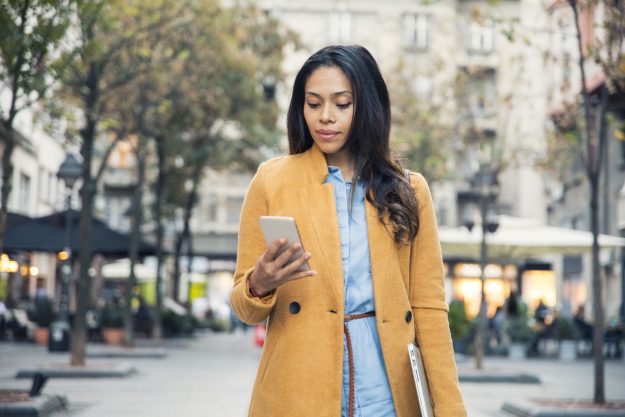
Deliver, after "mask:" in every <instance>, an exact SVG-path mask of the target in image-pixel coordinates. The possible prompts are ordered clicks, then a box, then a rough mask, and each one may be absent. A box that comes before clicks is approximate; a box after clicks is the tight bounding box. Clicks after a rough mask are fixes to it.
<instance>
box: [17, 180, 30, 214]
mask: <svg viewBox="0 0 625 417" xmlns="http://www.w3.org/2000/svg"><path fill="white" fill-rule="evenodd" d="M19 187H20V188H19V195H18V209H19V211H20V212H22V213H26V214H28V213H30V177H29V176H28V175H26V174H24V173H23V172H22V173H21V174H20V184H19Z"/></svg>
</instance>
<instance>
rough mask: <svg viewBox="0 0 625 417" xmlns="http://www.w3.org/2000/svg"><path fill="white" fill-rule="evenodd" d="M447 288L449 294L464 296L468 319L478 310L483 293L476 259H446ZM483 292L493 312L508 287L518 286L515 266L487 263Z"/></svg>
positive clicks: (488, 309) (499, 304) (488, 307)
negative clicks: (472, 261) (466, 260)
mask: <svg viewBox="0 0 625 417" xmlns="http://www.w3.org/2000/svg"><path fill="white" fill-rule="evenodd" d="M446 265H447V267H446V270H447V271H448V274H447V280H448V284H447V288H448V289H451V293H452V294H451V298H452V299H457V300H464V302H465V308H466V311H467V316H468V317H469V319H472V318H474V317H476V316H477V315H478V313H479V311H480V300H481V297H482V282H481V278H480V277H481V268H480V265H479V264H478V263H471V262H453V261H451V262H447V263H446ZM485 275H486V280H485V282H484V293H485V295H486V305H487V314H488V316H492V315H493V314H494V313H495V310H496V308H497V307H498V306H503V305H504V303H505V302H506V299H507V298H508V297H509V296H510V291H512V290H516V287H517V284H516V282H517V267H516V265H513V264H504V265H501V264H488V265H487V266H486V271H485Z"/></svg>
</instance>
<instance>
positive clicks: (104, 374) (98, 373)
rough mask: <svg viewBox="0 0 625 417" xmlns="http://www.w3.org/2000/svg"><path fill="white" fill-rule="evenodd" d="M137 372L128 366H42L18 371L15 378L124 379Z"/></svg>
mask: <svg viewBox="0 0 625 417" xmlns="http://www.w3.org/2000/svg"><path fill="white" fill-rule="evenodd" d="M135 372H137V370H136V369H135V368H134V367H132V366H130V365H128V364H120V365H113V366H111V367H110V368H108V369H106V368H102V367H100V368H98V367H91V368H90V367H88V366H87V367H67V368H53V367H46V366H42V367H40V368H32V369H20V370H19V371H18V372H17V374H16V375H15V378H17V379H21V378H33V377H34V376H35V374H43V376H46V377H48V378H124V377H126V376H128V375H131V374H133V373H135Z"/></svg>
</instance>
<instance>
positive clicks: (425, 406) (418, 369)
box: [408, 343, 434, 417]
mask: <svg viewBox="0 0 625 417" xmlns="http://www.w3.org/2000/svg"><path fill="white" fill-rule="evenodd" d="M408 355H409V356H410V365H411V366H412V376H413V377H414V383H415V387H416V389H417V399H418V400H419V407H420V408H421V416H422V417H434V410H432V405H433V401H432V398H431V397H430V389H429V387H428V380H427V377H426V376H425V367H424V366H423V359H422V358H421V351H420V350H419V348H418V347H417V346H416V345H415V344H414V343H409V344H408Z"/></svg>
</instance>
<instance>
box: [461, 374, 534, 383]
mask: <svg viewBox="0 0 625 417" xmlns="http://www.w3.org/2000/svg"><path fill="white" fill-rule="evenodd" d="M458 380H459V381H460V382H479V383H512V384H540V383H541V381H540V378H538V377H537V376H536V375H531V374H460V375H458Z"/></svg>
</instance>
